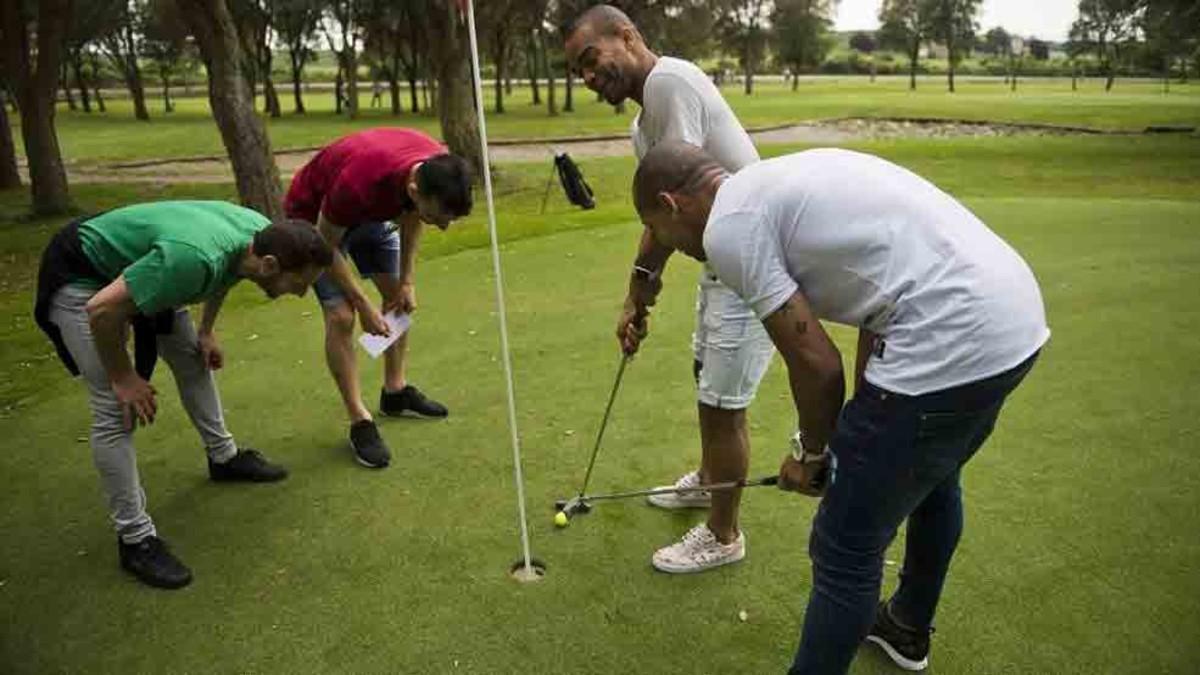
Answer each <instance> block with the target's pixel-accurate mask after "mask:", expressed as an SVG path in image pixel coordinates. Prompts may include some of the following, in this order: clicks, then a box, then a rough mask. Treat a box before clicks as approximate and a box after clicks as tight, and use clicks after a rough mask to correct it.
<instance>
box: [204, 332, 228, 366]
mask: <svg viewBox="0 0 1200 675" xmlns="http://www.w3.org/2000/svg"><path fill="white" fill-rule="evenodd" d="M199 346H200V360H201V361H203V362H204V365H205V367H207V368H208V369H209V370H220V369H221V367H222V366H224V365H225V352H224V351H222V350H221V345H220V344H218V343H217V336H216V334H215V333H212V332H209V331H201V332H200V340H199Z"/></svg>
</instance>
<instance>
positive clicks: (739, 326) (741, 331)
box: [692, 265, 775, 410]
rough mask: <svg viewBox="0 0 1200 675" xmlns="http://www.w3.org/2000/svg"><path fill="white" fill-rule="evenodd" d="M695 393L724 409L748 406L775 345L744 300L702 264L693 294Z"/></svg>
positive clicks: (769, 363)
mask: <svg viewBox="0 0 1200 675" xmlns="http://www.w3.org/2000/svg"><path fill="white" fill-rule="evenodd" d="M692 353H693V354H694V357H695V359H696V368H697V371H698V372H697V375H696V395H697V398H698V399H699V401H700V402H701V403H703V404H704V405H707V406H711V407H714V408H721V409H723V410H740V409H742V408H746V407H749V405H750V403H751V402H752V401H753V400H754V395H755V393H756V392H757V391H758V384H759V383H760V382H762V378H763V375H765V374H766V372H767V367H768V366H770V365H771V358H772V357H773V356H774V354H775V346H774V345H773V344H771V338H770V336H768V335H767V330H766V329H765V328H763V325H762V322H761V321H759V320H758V317H756V316H755V315H754V310H753V309H751V308H750V305H749V304H748V303H746V301H744V300H742V299H741V298H740V297H738V295H737V293H734V292H733V290H732V289H731V288H729V287H728V286H726V285H725V284H723V283H721V281H720V280H718V279H717V277H716V275H715V274H713V273H712V271H711V270H709V269H708V266H707V265H706V266H705V267H704V270H703V271H702V272H701V274H700V285H699V288H698V289H697V297H696V332H695V333H692Z"/></svg>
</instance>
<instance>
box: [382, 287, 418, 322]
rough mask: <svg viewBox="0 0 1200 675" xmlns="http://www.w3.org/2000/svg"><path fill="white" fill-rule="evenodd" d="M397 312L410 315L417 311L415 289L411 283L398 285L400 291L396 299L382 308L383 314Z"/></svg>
mask: <svg viewBox="0 0 1200 675" xmlns="http://www.w3.org/2000/svg"><path fill="white" fill-rule="evenodd" d="M392 311H395V312H399V313H401V314H412V313H413V312H415V311H417V287H416V285H414V284H411V283H405V284H400V291H399V292H398V293H397V294H396V297H395V298H394V299H393V300H392V301H391V302H388V303H386V304H385V305H384V306H383V313H384V314H387V313H388V312H392Z"/></svg>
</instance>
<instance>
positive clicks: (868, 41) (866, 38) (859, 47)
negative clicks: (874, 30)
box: [850, 32, 879, 82]
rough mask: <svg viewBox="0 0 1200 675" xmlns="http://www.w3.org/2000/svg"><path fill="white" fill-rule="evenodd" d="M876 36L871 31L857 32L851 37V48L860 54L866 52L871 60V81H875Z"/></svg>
mask: <svg viewBox="0 0 1200 675" xmlns="http://www.w3.org/2000/svg"><path fill="white" fill-rule="evenodd" d="M878 46H879V45H877V44H876V43H875V36H874V35H872V34H870V33H861V32H860V33H855V34H854V35H852V36H851V37H850V48H851V49H853V50H854V51H856V52H858V53H860V54H866V55H867V56H868V57H869V58H870V60H871V81H872V82H874V81H875V50H876V49H877V48H878Z"/></svg>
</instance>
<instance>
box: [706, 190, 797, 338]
mask: <svg viewBox="0 0 1200 675" xmlns="http://www.w3.org/2000/svg"><path fill="white" fill-rule="evenodd" d="M704 252H705V254H706V255H707V256H708V265H709V267H711V268H712V270H713V272H715V273H716V275H717V278H719V279H720V280H721V281H722V282H723V283H724V284H725V285H726V286H729V287H730V288H732V289H733V291H734V292H735V293H737V294H738V296H740V297H741V298H742V299H743V300H745V301H746V302H747V303H748V304H749V305H750V307H751V308H753V309H754V314H755V316H757V317H758V318H759V319H760V320H762V319H765V318H767V317H768V316H770V315H771V313H772V312H774V311H775V310H777V309H779V308H780V307H782V306H783V303H785V302H787V301H788V299H789V298H791V297H792V295H794V294H795V293H796V291H797V290H799V288H800V286H799V285H798V284H797V283H796V281H795V279H793V278H792V276H791V275H790V274H789V273H788V271H787V266H786V265H785V263H784V257H783V250H782V248H781V245H780V243H779V240H778V239H777V238H776V237H775V236H774V233H772V232H771V230H770V228H768V227H767V226H766V223H765V222H764V218H763V216H762V214H760V213H758V212H755V211H735V212H732V213H728V214H725V215H722V216H721V217H720V218H719V219H717V220H714V221H712V222H710V223H709V224H708V230H707V232H706V233H705V235H704Z"/></svg>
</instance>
